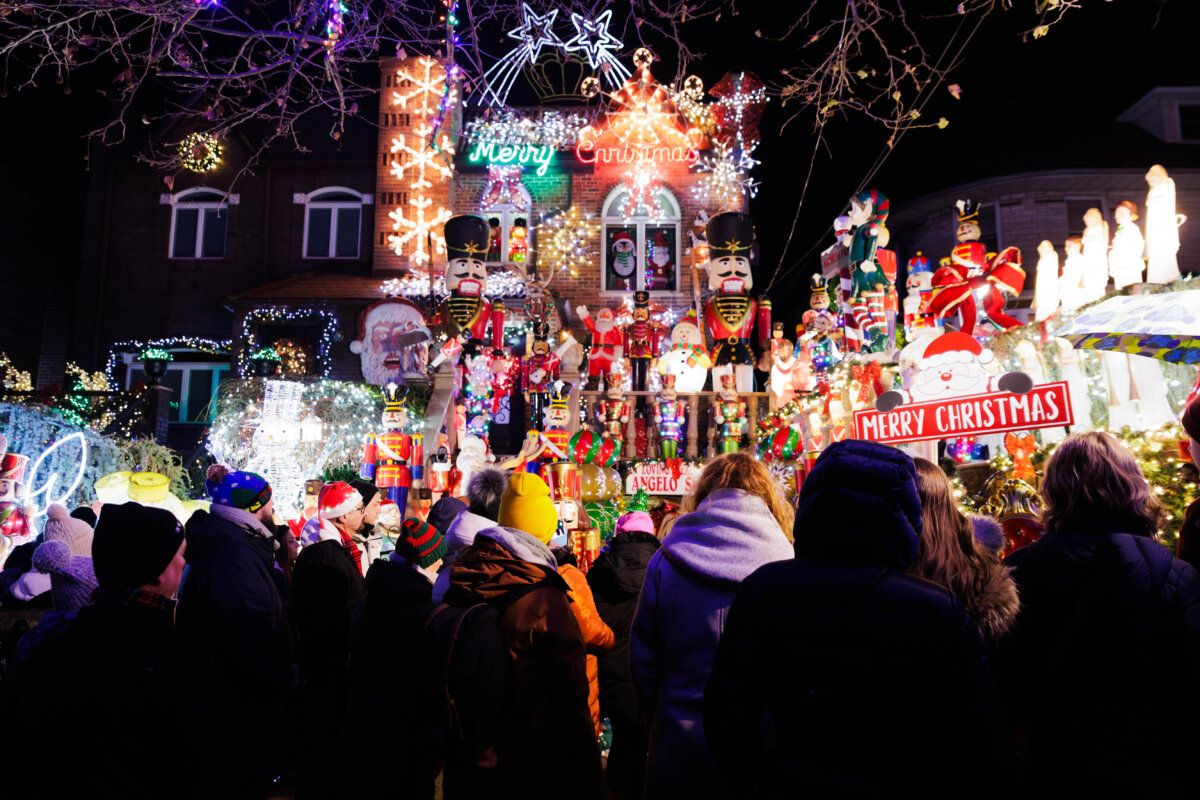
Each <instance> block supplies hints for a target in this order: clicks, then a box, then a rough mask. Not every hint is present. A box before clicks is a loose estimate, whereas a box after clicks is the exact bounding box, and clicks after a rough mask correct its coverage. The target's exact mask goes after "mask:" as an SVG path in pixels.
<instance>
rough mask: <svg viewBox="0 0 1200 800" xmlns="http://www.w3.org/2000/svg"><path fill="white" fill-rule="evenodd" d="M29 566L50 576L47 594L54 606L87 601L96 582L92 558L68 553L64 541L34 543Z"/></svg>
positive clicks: (68, 606) (72, 606)
mask: <svg viewBox="0 0 1200 800" xmlns="http://www.w3.org/2000/svg"><path fill="white" fill-rule="evenodd" d="M81 524H86V523H81ZM33 568H34V569H36V570H37V571H38V572H41V573H44V574H46V575H49V576H50V597H51V599H52V600H53V602H54V608H55V610H57V611H65V612H71V611H78V610H79V609H81V608H83V607H84V606H86V605H88V604H89V603H90V602H91V599H92V593H93V592H94V591H96V586H97V583H96V572H95V570H94V569H93V568H92V560H91V559H90V558H87V557H85V556H74V555H71V548H70V547H69V546H68V545H67V543H66V542H64V541H61V540H52V541H46V542H42V544H40V545H38V548H37V550H35V551H34V552H33Z"/></svg>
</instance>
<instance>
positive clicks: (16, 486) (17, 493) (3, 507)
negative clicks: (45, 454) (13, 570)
mask: <svg viewBox="0 0 1200 800" xmlns="http://www.w3.org/2000/svg"><path fill="white" fill-rule="evenodd" d="M7 450H8V439H6V438H5V437H4V436H3V435H0V537H3V540H4V542H3V543H4V545H7V546H0V561H3V557H4V555H5V554H6V553H11V552H12V548H14V547H16V546H17V545H21V544H24V543H25V541H26V540H27V539H29V537H31V536H32V535H33V529H32V528H31V527H30V525H29V519H28V518H27V517H26V516H25V512H24V511H23V510H22V508H21V495H22V494H24V492H23V491H22V490H23V486H22V483H21V482H22V481H23V480H24V479H25V470H26V469H27V468H28V467H29V456H23V455H19V454H17V453H9V452H5V451H7Z"/></svg>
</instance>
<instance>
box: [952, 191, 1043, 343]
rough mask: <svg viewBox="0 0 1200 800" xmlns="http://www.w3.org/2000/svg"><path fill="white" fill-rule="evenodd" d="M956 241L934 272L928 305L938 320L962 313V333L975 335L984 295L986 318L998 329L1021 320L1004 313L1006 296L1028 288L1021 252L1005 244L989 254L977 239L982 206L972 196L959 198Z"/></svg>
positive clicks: (1002, 329) (1007, 328) (1017, 323)
mask: <svg viewBox="0 0 1200 800" xmlns="http://www.w3.org/2000/svg"><path fill="white" fill-rule="evenodd" d="M956 205H957V208H958V231H957V232H956V234H955V238H957V239H958V244H956V245H955V246H954V249H953V250H952V251H950V256H949V258H944V259H942V262H941V266H940V267H938V270H937V272H935V273H933V281H932V286H933V291H932V294H931V295H930V299H929V310H930V312H931V313H932V314H933V316H934V317H935V318H936V319H944V318H947V317H951V316H953V315H954V314H955V313H959V314H961V315H962V327H961V328H960V330H961V331H962V332H963V333H968V334H972V335H974V334H975V324H976V321H977V318H978V314H977V312H976V310H975V302H976V297H980V298H982V300H981V302H982V306H983V311H984V317H985V319H984V322H990V323H991V324H992V325H993V326H994V327H995V328H996V329H997V330H998V331H1006V330H1009V329H1011V328H1015V327H1017V326H1019V325H1020V324H1021V323H1020V322H1018V321H1017V320H1015V319H1013V318H1012V317H1010V316H1008V315H1007V314H1005V313H1004V301H1005V295H1014V296H1015V295H1018V294H1020V293H1021V289H1023V288H1024V287H1025V269H1024V268H1023V267H1022V266H1021V251H1020V250H1018V249H1017V248H1016V247H1006V248H1004V249H1003V250H1001V251H1000V252H999V253H989V252H988V251H987V246H986V245H984V243H983V242H981V241H979V238H980V236H982V235H983V234H982V231H981V230H980V227H979V207H978V206H977V205H976V204H975V203H974V202H972V201H970V200H959V201H958V203H957V204H956Z"/></svg>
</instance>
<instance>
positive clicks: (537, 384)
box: [521, 320, 575, 431]
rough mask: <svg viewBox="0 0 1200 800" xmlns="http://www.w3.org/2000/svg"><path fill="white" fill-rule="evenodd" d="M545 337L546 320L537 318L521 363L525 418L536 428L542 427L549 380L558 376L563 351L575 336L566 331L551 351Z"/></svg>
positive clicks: (551, 382) (549, 386) (547, 324)
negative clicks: (526, 354) (527, 349)
mask: <svg viewBox="0 0 1200 800" xmlns="http://www.w3.org/2000/svg"><path fill="white" fill-rule="evenodd" d="M549 337H550V325H549V323H546V322H543V321H541V320H538V321H537V322H534V323H533V344H531V345H530V354H529V355H528V356H526V357H525V359H524V361H523V363H522V364H521V384H522V389H523V390H524V392H525V402H526V403H528V404H529V421H530V422H531V423H533V426H534V428H536V429H537V430H539V431H540V430H543V428H542V424H543V417H544V412H545V410H546V403H547V401H548V399H549V397H550V393H551V387H552V384H553V383H554V382H555V381H557V380H558V370H559V367H560V366H561V365H562V356H563V353H565V352H566V351H567V350H568V349H570V347H571V345H573V344H574V343H575V339H574V338H572V337H571V334H569V333H568V334H567V335H566V337H565V339H564V341H563V343H562V344H561V345H559V347H558V349H557V350H556V351H554V352H553V353H551V352H550V341H549Z"/></svg>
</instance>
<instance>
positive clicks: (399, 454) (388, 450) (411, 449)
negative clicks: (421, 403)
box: [359, 383, 425, 509]
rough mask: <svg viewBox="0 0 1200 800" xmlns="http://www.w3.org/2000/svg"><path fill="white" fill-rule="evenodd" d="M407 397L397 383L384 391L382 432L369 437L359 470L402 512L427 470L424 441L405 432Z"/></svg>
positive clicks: (405, 392) (362, 475) (388, 386)
mask: <svg viewBox="0 0 1200 800" xmlns="http://www.w3.org/2000/svg"><path fill="white" fill-rule="evenodd" d="M406 394H407V390H405V391H404V392H401V390H400V387H399V386H397V385H396V384H394V383H389V384H388V385H387V386H384V387H383V398H384V405H383V420H382V422H383V425H382V429H381V430H380V432H379V433H378V434H371V435H370V436H368V438H367V444H366V446H365V447H364V448H363V456H362V464H361V468H360V470H359V475H360V476H361V477H362V478H364V479H365V480H369V481H372V482H373V483H374V484H375V485H376V486H378V487H379V490H380V491H381V492H382V493H383V495H384V497H386V498H387V499H389V500H391V501H392V502H394V503H395V504H396V505H398V506H399V507H400V508H401V509H404V508H405V506H406V505H407V503H408V490H409V488H410V487H411V486H412V485H413V482H414V481H416V482H418V483H419V482H420V480H421V478H422V477H423V473H424V468H425V467H424V465H425V453H424V449H423V447H422V445H421V441H420V439H421V437H420V436H415V437H414V436H412V435H410V434H407V433H405V432H404V428H405V426H406V425H408V409H407V408H406V407H405V403H406ZM410 465H411V466H410Z"/></svg>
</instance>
